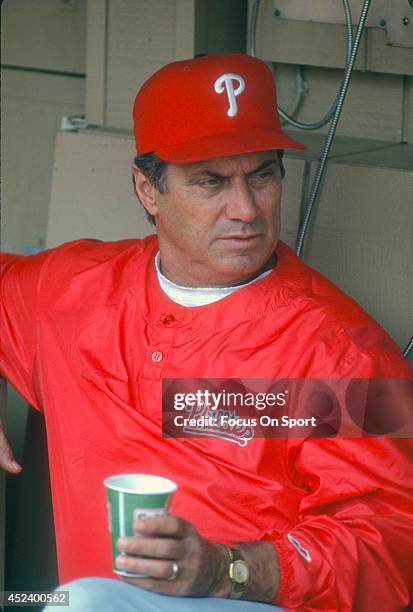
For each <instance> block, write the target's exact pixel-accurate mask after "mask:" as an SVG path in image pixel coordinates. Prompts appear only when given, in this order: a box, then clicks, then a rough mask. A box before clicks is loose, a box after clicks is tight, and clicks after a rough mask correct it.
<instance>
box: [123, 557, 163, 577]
mask: <svg viewBox="0 0 413 612" xmlns="http://www.w3.org/2000/svg"><path fill="white" fill-rule="evenodd" d="M116 566H117V567H118V568H119V569H121V570H124V571H126V572H130V573H133V574H143V575H144V577H149V578H158V580H159V579H163V580H168V579H169V577H170V576H171V574H172V570H173V566H172V562H171V561H166V560H156V561H155V560H153V559H140V558H138V557H128V556H119V557H117V559H116Z"/></svg>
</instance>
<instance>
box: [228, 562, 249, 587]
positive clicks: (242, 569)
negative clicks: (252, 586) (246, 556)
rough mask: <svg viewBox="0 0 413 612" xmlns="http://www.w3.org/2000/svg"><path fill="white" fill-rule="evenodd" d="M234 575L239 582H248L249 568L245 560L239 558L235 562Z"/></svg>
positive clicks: (235, 580) (234, 578)
mask: <svg viewBox="0 0 413 612" xmlns="http://www.w3.org/2000/svg"><path fill="white" fill-rule="evenodd" d="M232 577H233V580H234V582H236V583H237V584H245V583H246V582H248V578H249V569H248V565H247V564H246V563H245V561H241V560H237V561H234V564H233V572H232Z"/></svg>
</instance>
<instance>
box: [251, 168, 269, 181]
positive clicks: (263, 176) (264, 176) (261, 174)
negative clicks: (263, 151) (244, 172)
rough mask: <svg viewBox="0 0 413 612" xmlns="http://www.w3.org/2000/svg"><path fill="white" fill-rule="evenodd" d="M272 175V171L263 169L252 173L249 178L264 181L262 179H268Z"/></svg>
mask: <svg viewBox="0 0 413 612" xmlns="http://www.w3.org/2000/svg"><path fill="white" fill-rule="evenodd" d="M273 175H274V172H273V171H272V170H263V171H262V172H258V173H257V174H253V175H252V177H251V178H252V179H253V180H256V181H261V182H264V181H268V180H269V179H270V178H271V177H272V176H273Z"/></svg>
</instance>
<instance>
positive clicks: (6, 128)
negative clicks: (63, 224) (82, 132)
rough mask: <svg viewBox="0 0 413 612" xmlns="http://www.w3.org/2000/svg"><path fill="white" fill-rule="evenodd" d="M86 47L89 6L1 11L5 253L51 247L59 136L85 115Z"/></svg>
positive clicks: (53, 4)
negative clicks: (67, 119) (48, 235)
mask: <svg viewBox="0 0 413 612" xmlns="http://www.w3.org/2000/svg"><path fill="white" fill-rule="evenodd" d="M70 7H72V8H73V10H70ZM85 45H86V0H77V1H76V2H74V3H73V4H70V3H64V2H58V1H56V0H41V1H40V2H33V1H32V0H19V2H4V3H3V5H2V37H1V46H2V47H1V48H2V66H3V68H2V71H1V78H2V108H1V122H2V139H1V159H2V196H1V213H2V221H1V246H2V249H3V250H10V251H16V252H23V251H24V250H25V249H26V248H28V246H29V245H34V244H36V243H37V242H38V241H44V239H45V232H46V225H47V216H48V208H49V201H50V185H51V178H52V170H53V153H54V140H55V135H56V132H57V131H58V130H59V128H60V121H61V118H62V116H63V115H75V114H81V113H82V112H84V96H85V75H84V72H85Z"/></svg>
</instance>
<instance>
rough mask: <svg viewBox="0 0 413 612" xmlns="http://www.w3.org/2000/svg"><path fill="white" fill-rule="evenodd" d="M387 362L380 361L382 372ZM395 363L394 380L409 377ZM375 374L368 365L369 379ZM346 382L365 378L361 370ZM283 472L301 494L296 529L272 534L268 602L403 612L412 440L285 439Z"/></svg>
mask: <svg viewBox="0 0 413 612" xmlns="http://www.w3.org/2000/svg"><path fill="white" fill-rule="evenodd" d="M366 359H367V360H368V358H366V356H364V360H365V361H366ZM389 359H391V357H389V355H385V356H384V357H383V360H382V362H384V363H385V364H386V367H384V368H383V371H388V370H389V368H388V367H387V366H388V360H389ZM373 361H374V362H375V364H377V356H374V360H373ZM378 361H379V362H380V361H381V359H380V358H379V359H378ZM403 362H404V365H403ZM395 363H396V369H397V368H398V369H399V374H398V375H397V374H394V373H393V376H398V377H401V378H405V377H409V373H410V368H409V367H408V364H407V361H405V360H402V358H401V356H400V357H399V358H396V359H395ZM367 369H368V368H367ZM373 370H374V372H373ZM379 370H380V367H379V368H377V367H376V366H374V367H372V369H371V372H372V374H370V376H371V377H376V376H377V372H378V371H379ZM353 376H363V377H366V378H369V377H370V376H369V375H368V374H366V369H365V368H364V371H363V373H362V374H359V373H358V372H355V373H354V374H353ZM411 418H413V416H411ZM287 470H288V471H289V473H290V475H291V479H292V480H293V481H294V483H295V484H296V486H298V487H300V488H302V490H303V492H304V495H303V497H302V499H301V502H300V504H299V507H298V509H297V515H296V516H297V521H296V524H294V525H292V526H291V528H290V529H289V530H288V531H287V532H285V533H276V534H275V533H274V534H272V540H273V542H274V545H275V547H276V550H277V553H278V557H279V563H280V575H281V583H280V588H279V590H278V594H277V597H276V601H275V603H277V604H278V605H281V606H282V607H283V608H285V609H287V610H290V609H292V610H300V611H301V610H303V611H306V610H323V611H330V610H331V611H338V610H340V612H344V611H351V612H376V611H377V610H383V612H396V611H400V610H404V609H405V608H406V609H407V606H408V605H409V602H410V597H411V596H412V593H413V441H412V440H411V439H407V438H405V439H402V438H400V439H397V438H373V437H370V438H354V439H318V440H317V439H305V440H303V439H291V440H290V441H289V451H288V458H287Z"/></svg>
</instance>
